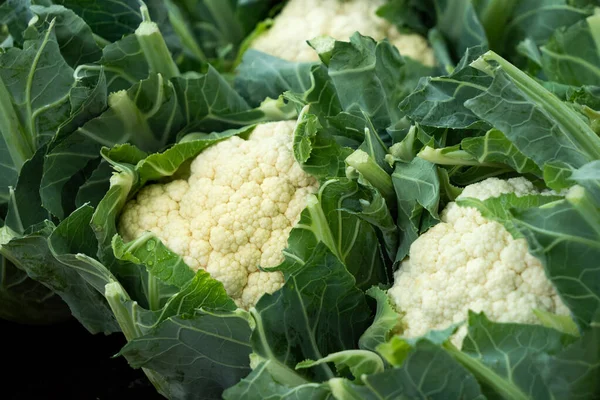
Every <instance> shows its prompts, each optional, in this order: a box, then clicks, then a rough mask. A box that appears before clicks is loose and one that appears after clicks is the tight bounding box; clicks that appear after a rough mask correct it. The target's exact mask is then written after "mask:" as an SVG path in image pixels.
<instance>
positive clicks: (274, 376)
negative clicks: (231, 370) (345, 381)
mask: <svg viewBox="0 0 600 400" xmlns="http://www.w3.org/2000/svg"><path fill="white" fill-rule="evenodd" d="M278 369H279V366H278V365H277V364H276V363H274V362H273V361H265V362H262V363H260V364H259V365H258V366H257V367H256V368H254V369H253V370H252V372H251V373H250V375H248V376H247V377H245V378H244V379H242V380H241V381H240V382H238V383H237V384H236V385H235V386H233V387H231V388H229V389H227V390H225V392H224V393H223V398H224V399H226V400H234V399H235V400H262V399H265V398H269V399H273V400H294V399H312V400H331V399H332V398H333V397H332V395H331V393H330V392H329V390H328V389H327V386H326V385H324V384H318V383H304V384H301V385H298V386H293V385H287V384H286V383H285V382H282V379H281V377H280V376H279V373H280V371H278Z"/></svg>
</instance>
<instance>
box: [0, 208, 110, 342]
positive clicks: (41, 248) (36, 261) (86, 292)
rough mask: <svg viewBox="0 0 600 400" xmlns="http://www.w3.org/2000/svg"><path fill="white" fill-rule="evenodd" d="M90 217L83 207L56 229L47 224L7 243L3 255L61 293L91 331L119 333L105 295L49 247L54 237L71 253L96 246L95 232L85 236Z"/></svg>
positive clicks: (72, 310) (86, 209) (1, 248)
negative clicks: (65, 242) (92, 245)
mask: <svg viewBox="0 0 600 400" xmlns="http://www.w3.org/2000/svg"><path fill="white" fill-rule="evenodd" d="M90 217H91V209H90V208H82V209H80V210H79V212H75V213H73V215H71V216H70V217H69V218H67V219H65V220H64V221H63V222H62V223H61V224H60V225H59V226H58V227H56V228H55V227H54V226H53V225H52V223H50V222H46V223H45V224H43V225H41V226H39V229H38V230H36V231H34V232H32V233H31V234H28V235H27V236H24V237H15V238H13V239H12V240H10V241H8V242H7V243H3V244H2V245H1V246H0V252H1V253H2V255H3V256H4V257H6V258H8V259H9V260H12V261H13V263H14V264H15V265H17V266H18V267H19V268H21V269H23V270H25V271H26V272H27V274H28V275H29V276H30V277H31V278H33V279H35V280H37V281H39V282H43V284H44V285H45V286H47V287H48V288H50V289H51V290H52V291H53V292H54V293H56V294H58V295H59V296H60V297H61V298H62V299H63V300H64V301H65V303H67V304H68V305H69V308H70V309H71V313H72V314H73V315H74V316H75V317H76V318H77V319H78V320H79V322H81V324H82V325H83V326H85V328H86V329H88V330H89V331H90V332H92V333H96V332H104V333H110V332H118V331H119V326H118V325H117V323H116V321H115V319H114V316H113V314H112V312H111V310H110V308H109V307H108V304H107V303H106V301H105V300H104V297H103V295H102V294H101V293H99V292H98V291H97V290H96V288H94V287H93V286H91V285H90V284H88V283H87V281H85V280H84V279H82V278H81V277H80V275H79V273H78V272H77V271H76V270H74V269H72V268H70V267H67V266H66V265H65V264H63V263H62V262H60V261H58V260H57V258H55V256H54V255H53V252H52V251H51V249H50V248H49V240H51V237H61V238H64V240H66V241H67V244H68V248H69V252H70V253H71V254H74V253H75V252H80V251H82V250H85V249H88V248H89V245H90V244H93V243H94V237H93V233H92V232H91V231H89V232H88V233H85V227H88V228H89V225H88V223H89V218H90ZM82 229H83V230H84V231H83V232H82ZM90 233H91V236H90ZM51 235H52V236H51ZM80 246H83V249H82V248H79V247H80Z"/></svg>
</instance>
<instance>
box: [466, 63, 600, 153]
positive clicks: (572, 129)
mask: <svg viewBox="0 0 600 400" xmlns="http://www.w3.org/2000/svg"><path fill="white" fill-rule="evenodd" d="M488 61H495V62H497V63H498V64H499V65H500V67H502V70H503V71H504V72H506V74H507V75H508V76H509V78H510V79H511V80H512V82H513V83H514V84H515V85H516V86H517V87H518V88H519V89H521V90H522V91H523V92H524V93H525V94H526V95H527V96H528V97H529V98H531V99H532V100H533V101H534V102H535V103H536V104H538V105H539V106H540V107H542V108H543V109H544V110H545V111H546V112H548V113H549V114H550V115H551V116H552V117H553V118H554V119H555V120H556V121H558V122H559V123H560V125H561V126H562V127H563V129H565V130H566V131H568V132H569V133H570V135H569V136H570V138H571V139H572V140H574V141H575V142H576V144H577V146H578V148H579V149H581V151H583V152H586V153H587V154H588V156H589V158H590V161H592V160H597V159H600V137H598V135H596V133H595V132H594V131H593V130H592V128H591V127H590V126H589V125H588V124H587V123H586V122H585V121H584V120H583V119H582V118H581V117H579V115H577V113H576V112H575V111H573V110H571V109H570V108H569V107H568V106H567V105H566V104H565V103H564V102H562V101H561V100H560V99H559V98H558V97H556V96H555V95H554V94H552V93H551V92H549V91H548V90H546V89H545V88H544V87H543V86H542V85H540V84H539V83H537V82H536V81H535V80H534V79H532V78H531V77H529V75H527V74H526V73H525V72H523V71H521V70H520V69H519V68H517V67H515V66H514V65H512V64H511V63H510V62H508V61H507V60H505V59H504V58H502V57H500V56H499V55H498V54H496V53H494V52H493V51H488V52H487V53H485V54H484V55H483V56H481V57H480V58H479V59H477V60H475V61H474V62H473V63H472V64H471V66H472V67H474V68H477V69H479V70H481V71H483V72H486V73H488V74H491V75H493V70H492V69H491V65H490V64H488V63H487V62H488Z"/></svg>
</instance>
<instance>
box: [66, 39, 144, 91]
mask: <svg viewBox="0 0 600 400" xmlns="http://www.w3.org/2000/svg"><path fill="white" fill-rule="evenodd" d="M101 72H103V73H104V74H105V75H106V83H107V87H108V88H109V91H110V92H114V91H118V90H126V89H129V88H130V87H131V86H133V85H135V84H136V83H137V82H138V81H141V80H143V79H146V78H148V76H149V75H150V68H149V66H148V63H147V62H146V57H145V56H144V52H143V50H142V48H141V47H140V44H139V42H138V39H137V38H136V36H135V35H128V36H125V37H123V38H122V39H120V40H118V41H116V42H114V43H110V44H108V45H106V46H105V47H104V48H103V49H102V58H101V59H100V60H99V61H98V62H96V63H88V64H84V65H80V66H79V67H78V68H77V70H76V73H77V77H78V78H83V77H90V76H95V75H97V74H99V73H101Z"/></svg>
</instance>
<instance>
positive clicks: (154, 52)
mask: <svg viewBox="0 0 600 400" xmlns="http://www.w3.org/2000/svg"><path fill="white" fill-rule="evenodd" d="M135 36H136V37H137V39H138V42H139V43H140V47H141V48H142V52H143V53H144V57H145V58H146V61H147V62H148V65H149V66H150V71H151V72H153V73H156V74H161V75H162V76H164V77H165V78H167V79H171V78H173V77H176V76H179V68H177V65H176V64H175V61H173V58H172V57H171V52H170V51H169V48H168V47H167V44H166V43H165V39H164V38H163V36H162V34H161V33H160V30H159V29H158V25H157V24H156V23H155V22H151V21H143V22H142V23H141V24H140V26H139V27H138V28H137V29H136V30H135Z"/></svg>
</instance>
